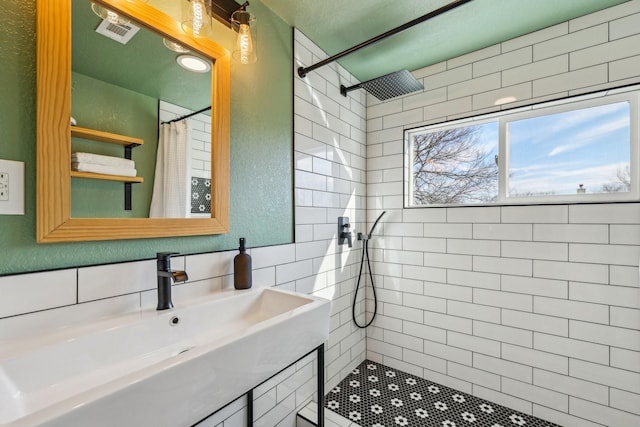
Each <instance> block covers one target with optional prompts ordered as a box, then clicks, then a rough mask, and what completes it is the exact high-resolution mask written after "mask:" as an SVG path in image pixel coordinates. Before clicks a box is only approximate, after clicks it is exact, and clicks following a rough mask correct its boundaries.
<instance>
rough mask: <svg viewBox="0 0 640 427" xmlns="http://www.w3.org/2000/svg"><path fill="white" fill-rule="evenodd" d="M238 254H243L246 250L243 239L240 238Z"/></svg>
mask: <svg viewBox="0 0 640 427" xmlns="http://www.w3.org/2000/svg"><path fill="white" fill-rule="evenodd" d="M239 250H240V252H244V251H245V250H246V249H245V247H244V237H241V238H240V248H239Z"/></svg>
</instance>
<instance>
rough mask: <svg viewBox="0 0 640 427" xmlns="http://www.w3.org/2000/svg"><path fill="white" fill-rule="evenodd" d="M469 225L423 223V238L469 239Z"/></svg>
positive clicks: (470, 229)
mask: <svg viewBox="0 0 640 427" xmlns="http://www.w3.org/2000/svg"><path fill="white" fill-rule="evenodd" d="M472 230H473V228H472V225H471V224H438V223H425V224H424V236H425V237H442V238H451V239H470V238H471V237H472Z"/></svg>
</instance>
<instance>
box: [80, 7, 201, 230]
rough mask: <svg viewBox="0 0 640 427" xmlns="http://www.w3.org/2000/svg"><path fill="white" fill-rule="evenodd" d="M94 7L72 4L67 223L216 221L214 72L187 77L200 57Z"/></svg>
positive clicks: (128, 21) (132, 23) (192, 73)
mask: <svg viewBox="0 0 640 427" xmlns="http://www.w3.org/2000/svg"><path fill="white" fill-rule="evenodd" d="M91 5H92V3H91V2H89V1H87V0H72V74H71V81H72V86H71V87H72V89H71V115H72V118H73V120H75V126H72V135H73V137H72V142H71V152H72V153H77V154H76V155H75V156H74V155H72V169H74V170H76V171H74V172H72V176H74V178H73V179H72V180H71V217H74V218H147V217H153V218H158V217H167V218H188V217H210V216H211V191H210V188H211V159H212V157H211V113H210V108H211V90H212V88H211V71H210V63H209V62H208V61H205V62H204V63H196V64H195V65H196V66H197V67H201V68H197V69H196V70H195V71H192V70H187V69H185V68H183V67H182V66H180V65H179V64H178V61H177V59H178V58H179V57H180V58H181V59H186V60H187V61H186V62H187V63H188V62H189V61H192V60H193V59H194V58H196V59H197V58H198V55H197V54H194V53H192V52H189V51H188V50H186V49H184V48H182V47H181V46H180V45H176V44H175V43H173V42H171V41H170V40H167V39H165V38H163V37H162V36H160V35H158V34H156V33H153V32H152V31H149V30H147V29H146V28H144V27H140V26H138V25H136V23H135V22H131V21H130V20H127V19H114V18H113V17H109V16H107V18H106V19H102V18H101V17H98V16H97V15H96V14H95V13H94V11H93V10H92V7H91ZM84 129H86V130H88V131H95V132H98V133H102V132H105V133H108V134H109V135H112V134H113V135H116V136H120V137H122V138H120V139H121V140H122V139H124V140H125V141H126V142H125V143H122V142H116V143H104V140H103V139H100V138H96V137H94V136H87V134H85V133H83V132H81V131H80V130H84ZM129 138H130V139H132V140H133V141H134V142H135V144H133V147H132V148H130V149H126V148H125V147H126V146H127V145H131V144H130V142H131V141H130V139H129ZM102 156H108V157H102ZM127 157H130V161H127V160H128V159H127ZM103 163H107V165H104V164H103ZM104 166H107V168H106V169H105V168H104ZM95 174H97V175H98V176H96V175H95ZM105 174H106V175H109V176H107V177H104V175H105ZM122 176H124V177H131V180H129V179H127V178H123V179H120V178H118V179H117V180H116V181H122V182H128V181H131V182H132V183H131V184H121V183H120V182H113V181H114V180H115V179H114V178H113V177H122ZM96 178H101V179H96ZM123 187H124V188H123ZM127 187H128V189H127ZM127 192H129V196H127ZM127 197H129V200H128V201H127Z"/></svg>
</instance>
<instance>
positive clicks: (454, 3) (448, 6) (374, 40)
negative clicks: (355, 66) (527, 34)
mask: <svg viewBox="0 0 640 427" xmlns="http://www.w3.org/2000/svg"><path fill="white" fill-rule="evenodd" d="M470 1H471V0H455V1H452V2H451V3H448V4H446V5H444V6H442V7H440V8H438V9H436V10H433V11H431V12H429V13H427V14H426V15H422V16H420V17H418V18H416V19H414V20H412V21H409V22H407V23H406V24H403V25H400V26H399V27H396V28H394V29H392V30H389V31H387V32H386V33H382V34H380V35H379V36H376V37H374V38H372V39H369V40H367V41H365V42H362V43H360V44H358V45H356V46H353V47H351V48H349V49H347V50H344V51H342V52H340V53H337V54H335V55H333V56H331V57H329V58H327V59H324V60H322V61H320V62H318V63H316V64H313V65H310V66H308V67H298V75H299V76H300V77H302V78H304V77H306V75H307V73H309V72H311V71H313V70H315V69H316V68H320V67H322V66H324V65H327V64H330V63H331V62H333V61H336V60H338V59H340V58H342V57H343V56H346V55H349V54H351V53H353V52H355V51H357V50H360V49H362V48H364V47H367V46H370V45H372V44H374V43H377V42H379V41H380V40H384V39H386V38H387V37H389V36H393V35H395V34H398V33H399V32H402V31H404V30H406V29H409V28H411V27H413V26H414V25H417V24H421V23H423V22H425V21H427V20H429V19H431V18H433V17H436V16H438V15H441V14H443V13H445V12H448V11H450V10H451V9H455V8H456V7H458V6H462V5H463V4H465V3H469V2H470Z"/></svg>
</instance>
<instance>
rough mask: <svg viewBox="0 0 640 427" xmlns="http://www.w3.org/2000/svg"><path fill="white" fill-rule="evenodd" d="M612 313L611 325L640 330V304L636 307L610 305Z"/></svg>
mask: <svg viewBox="0 0 640 427" xmlns="http://www.w3.org/2000/svg"><path fill="white" fill-rule="evenodd" d="M610 313H611V318H610V321H609V322H610V324H611V326H620V327H622V328H629V329H637V330H640V305H637V306H636V307H634V308H622V307H610ZM639 368H640V366H639Z"/></svg>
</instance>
